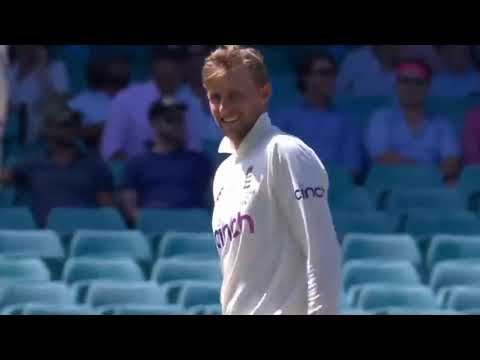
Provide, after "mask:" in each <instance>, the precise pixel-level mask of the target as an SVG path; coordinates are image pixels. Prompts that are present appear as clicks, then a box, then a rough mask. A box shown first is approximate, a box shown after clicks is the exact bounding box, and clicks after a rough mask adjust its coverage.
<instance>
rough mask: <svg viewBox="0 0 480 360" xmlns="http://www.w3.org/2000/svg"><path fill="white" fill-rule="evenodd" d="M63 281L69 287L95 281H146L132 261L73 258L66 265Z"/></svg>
mask: <svg viewBox="0 0 480 360" xmlns="http://www.w3.org/2000/svg"><path fill="white" fill-rule="evenodd" d="M62 279H63V281H64V282H65V283H67V284H69V285H72V284H77V283H88V282H91V281H94V280H112V281H113V280H119V281H122V282H127V281H134V282H141V281H144V280H145V277H144V276H143V273H142V270H141V269H140V267H139V266H138V265H137V264H136V263H135V261H133V260H132V259H110V260H106V259H101V260H99V259H91V258H82V259H75V258H71V259H69V260H68V261H67V263H66V264H65V268H64V271H63V277H62Z"/></svg>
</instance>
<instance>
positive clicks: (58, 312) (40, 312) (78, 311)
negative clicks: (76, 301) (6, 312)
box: [22, 305, 99, 316]
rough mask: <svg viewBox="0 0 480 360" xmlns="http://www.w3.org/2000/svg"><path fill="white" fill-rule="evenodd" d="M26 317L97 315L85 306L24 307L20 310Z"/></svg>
mask: <svg viewBox="0 0 480 360" xmlns="http://www.w3.org/2000/svg"><path fill="white" fill-rule="evenodd" d="M22 315H26V316H93V315H99V313H98V312H96V311H95V310H93V309H91V308H89V307H87V306H78V305H60V306H58V305H55V306H51V305H26V306H24V307H23V309H22Z"/></svg>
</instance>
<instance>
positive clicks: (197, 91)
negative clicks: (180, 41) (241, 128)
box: [185, 45, 223, 142]
mask: <svg viewBox="0 0 480 360" xmlns="http://www.w3.org/2000/svg"><path fill="white" fill-rule="evenodd" d="M209 50H210V48H209V47H208V46H206V45H190V46H188V47H187V52H188V58H187V61H186V62H185V79H186V81H187V84H188V85H189V86H190V88H191V90H192V93H193V94H194V95H195V97H196V98H197V100H198V102H199V107H200V108H201V110H202V111H201V114H199V115H200V116H201V118H202V119H201V120H199V121H200V122H201V123H202V124H203V131H202V133H201V136H202V139H201V140H202V142H205V141H218V140H220V139H221V138H222V137H223V135H222V132H221V130H220V128H219V127H218V126H217V123H216V122H215V120H214V119H213V116H212V113H211V111H210V105H209V102H208V98H207V93H206V91H205V88H204V87H203V81H202V68H203V64H204V62H205V59H206V57H207V56H208V55H209Z"/></svg>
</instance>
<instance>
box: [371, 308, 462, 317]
mask: <svg viewBox="0 0 480 360" xmlns="http://www.w3.org/2000/svg"><path fill="white" fill-rule="evenodd" d="M378 315H388V316H453V315H455V316H456V315H462V314H461V313H459V312H457V311H453V310H442V309H415V308H402V307H392V308H387V309H385V310H383V311H382V312H381V313H380V314H378Z"/></svg>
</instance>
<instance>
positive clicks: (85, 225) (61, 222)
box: [47, 208, 127, 237]
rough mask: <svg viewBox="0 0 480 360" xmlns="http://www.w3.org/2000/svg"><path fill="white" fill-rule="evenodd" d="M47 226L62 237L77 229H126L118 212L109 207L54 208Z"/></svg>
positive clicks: (71, 233)
mask: <svg viewBox="0 0 480 360" xmlns="http://www.w3.org/2000/svg"><path fill="white" fill-rule="evenodd" d="M47 227H48V228H49V229H51V230H54V231H56V232H57V233H58V234H60V235H61V236H62V237H63V236H71V235H73V233H75V232H76V231H79V230H103V231H123V230H127V226H126V225H125V222H124V221H123V218H122V216H121V215H120V213H119V212H118V211H117V210H116V209H111V208H98V209H80V208H56V209H53V210H52V211H51V212H50V215H49V216H48V225H47Z"/></svg>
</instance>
